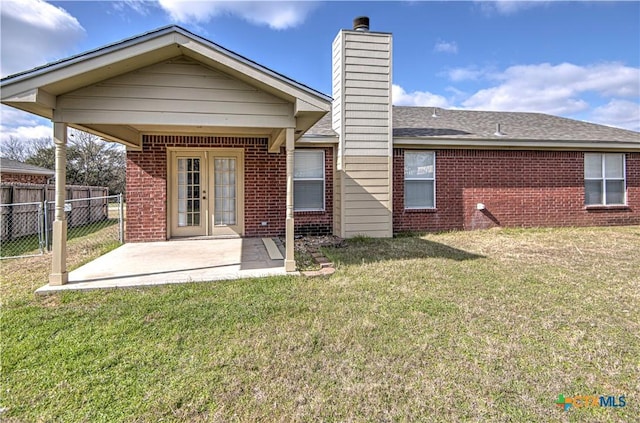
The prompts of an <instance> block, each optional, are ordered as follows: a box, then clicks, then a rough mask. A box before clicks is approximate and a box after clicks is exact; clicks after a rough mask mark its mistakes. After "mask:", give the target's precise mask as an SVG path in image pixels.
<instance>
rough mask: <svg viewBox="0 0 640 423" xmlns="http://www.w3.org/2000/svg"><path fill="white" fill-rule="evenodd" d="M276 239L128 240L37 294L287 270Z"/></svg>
mask: <svg viewBox="0 0 640 423" xmlns="http://www.w3.org/2000/svg"><path fill="white" fill-rule="evenodd" d="M277 244H278V243H277V241H276V242H274V241H273V240H272V239H270V238H265V239H260V238H230V239H205V240H202V239H197V240H194V239H189V240H176V241H166V242H142V243H135V244H124V245H122V246H120V247H118V248H116V249H115V250H113V251H111V252H109V253H107V254H105V255H103V256H101V257H99V258H97V259H96V260H93V261H92V262H90V263H87V264H85V265H83V266H81V267H79V268H77V269H75V270H73V271H71V272H69V280H68V283H66V284H64V285H51V284H47V285H45V286H43V287H41V288H39V289H38V290H36V294H40V295H45V294H51V293H55V292H63V291H85V290H95V289H121V288H135V287H144V286H155V285H165V284H177V283H188V282H206V281H220V280H229V279H242V278H255V277H262V276H275V275H286V274H287V272H286V271H285V267H284V259H283V254H282V253H283V248H282V245H277Z"/></svg>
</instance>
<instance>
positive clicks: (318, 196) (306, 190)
mask: <svg viewBox="0 0 640 423" xmlns="http://www.w3.org/2000/svg"><path fill="white" fill-rule="evenodd" d="M323 187H324V183H323V181H294V183H293V208H294V209H295V210H322V209H323V208H324V192H323Z"/></svg>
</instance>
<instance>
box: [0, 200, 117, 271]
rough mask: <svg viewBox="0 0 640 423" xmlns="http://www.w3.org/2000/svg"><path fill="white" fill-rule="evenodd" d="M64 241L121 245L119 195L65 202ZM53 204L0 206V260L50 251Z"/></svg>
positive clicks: (53, 213)
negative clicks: (65, 227) (86, 240)
mask: <svg viewBox="0 0 640 423" xmlns="http://www.w3.org/2000/svg"><path fill="white" fill-rule="evenodd" d="M64 210H65V216H66V219H67V239H68V240H73V239H78V238H89V237H90V238H91V240H92V241H95V242H104V243H106V242H111V241H112V242H116V243H122V242H124V204H123V201H122V194H120V195H111V196H102V197H88V198H77V199H73V200H66V201H65V207H64ZM54 219H55V202H54V201H43V202H34V203H14V204H0V258H2V259H6V258H18V257H31V256H35V255H41V254H44V253H45V251H50V250H51V244H52V241H53V221H54Z"/></svg>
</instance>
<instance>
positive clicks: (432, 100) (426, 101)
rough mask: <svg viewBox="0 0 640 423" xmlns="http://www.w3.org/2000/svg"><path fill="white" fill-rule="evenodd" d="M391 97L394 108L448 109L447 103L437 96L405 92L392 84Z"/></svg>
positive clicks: (421, 92)
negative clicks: (423, 107)
mask: <svg viewBox="0 0 640 423" xmlns="http://www.w3.org/2000/svg"><path fill="white" fill-rule="evenodd" d="M391 95H392V97H393V104H395V105H396V106H432V107H443V108H446V107H449V101H448V100H447V99H446V98H445V97H443V96H441V95H437V94H432V93H430V92H427V91H413V92H410V93H408V92H406V91H405V90H404V88H402V87H401V86H400V85H396V84H393V86H392V91H391Z"/></svg>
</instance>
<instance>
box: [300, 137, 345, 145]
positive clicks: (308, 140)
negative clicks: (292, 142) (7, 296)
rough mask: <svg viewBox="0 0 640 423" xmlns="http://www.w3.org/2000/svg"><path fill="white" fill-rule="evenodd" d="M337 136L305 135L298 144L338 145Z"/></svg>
mask: <svg viewBox="0 0 640 423" xmlns="http://www.w3.org/2000/svg"><path fill="white" fill-rule="evenodd" d="M338 141H339V138H338V136H337V135H335V136H333V135H303V136H301V137H300V139H298V140H297V141H296V142H297V143H300V144H314V145H315V144H331V145H334V144H338Z"/></svg>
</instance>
